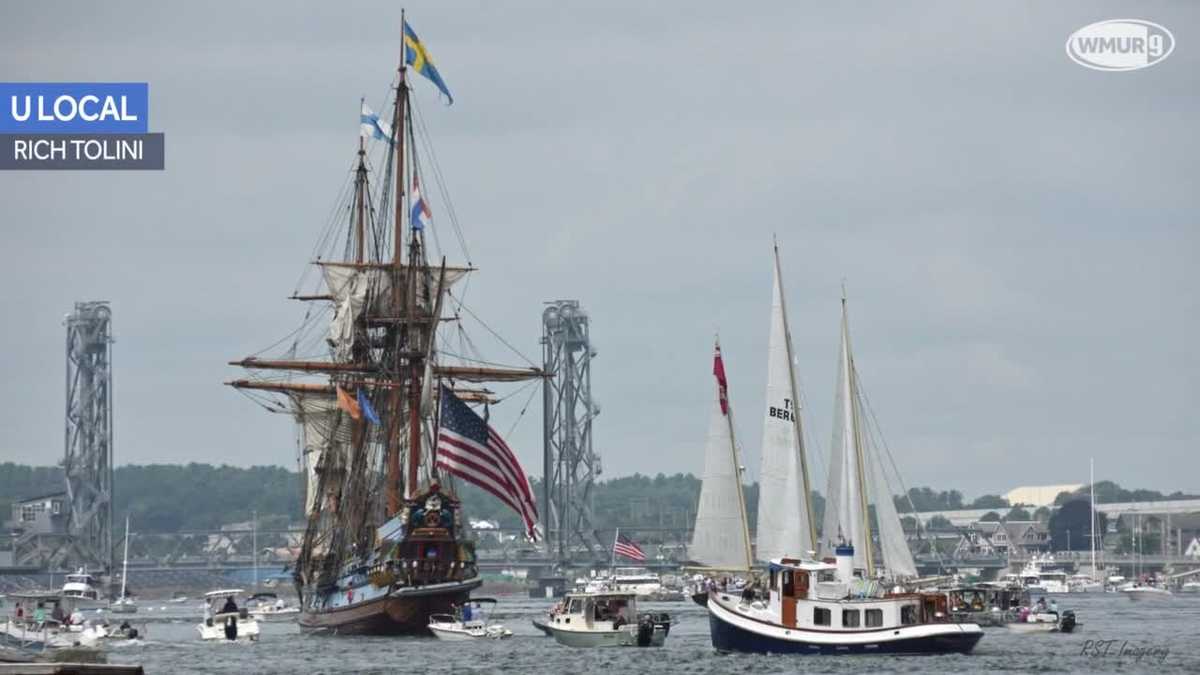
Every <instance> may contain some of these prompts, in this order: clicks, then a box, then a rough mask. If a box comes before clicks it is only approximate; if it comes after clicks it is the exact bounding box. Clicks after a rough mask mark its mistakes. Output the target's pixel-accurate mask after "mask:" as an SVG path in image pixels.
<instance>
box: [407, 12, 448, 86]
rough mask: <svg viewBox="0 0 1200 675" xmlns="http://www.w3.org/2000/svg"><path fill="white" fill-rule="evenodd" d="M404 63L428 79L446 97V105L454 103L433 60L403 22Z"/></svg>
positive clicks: (410, 27) (411, 30) (415, 35)
mask: <svg viewBox="0 0 1200 675" xmlns="http://www.w3.org/2000/svg"><path fill="white" fill-rule="evenodd" d="M404 47H405V49H404V62H405V63H407V64H408V65H410V66H412V68H413V70H415V71H417V72H418V73H420V74H422V75H424V76H425V77H427V78H429V81H430V82H433V83H434V84H436V85H437V88H438V89H441V90H442V93H443V94H445V95H446V101H447V105H449V104H451V103H454V97H453V96H451V95H450V89H449V88H448V87H447V86H446V83H445V82H444V81H443V80H442V76H441V74H439V73H438V71H437V68H435V67H434V65H433V60H432V59H430V58H429V52H427V51H425V45H423V44H421V39H420V38H418V37H417V34H416V32H415V31H413V29H412V26H410V25H408V21H405V22H404Z"/></svg>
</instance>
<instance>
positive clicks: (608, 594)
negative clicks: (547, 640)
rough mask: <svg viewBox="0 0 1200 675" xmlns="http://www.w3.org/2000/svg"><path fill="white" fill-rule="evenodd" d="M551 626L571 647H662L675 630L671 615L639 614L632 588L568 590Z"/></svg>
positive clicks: (557, 639) (558, 640)
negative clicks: (626, 589)
mask: <svg viewBox="0 0 1200 675" xmlns="http://www.w3.org/2000/svg"><path fill="white" fill-rule="evenodd" d="M547 628H548V629H549V630H550V634H551V635H552V636H554V639H555V641H556V642H558V643H559V644H561V645H566V646H568V647H661V646H663V643H664V642H666V639H667V635H668V634H669V633H670V632H671V617H670V616H669V615H667V614H666V613H661V612H658V613H642V614H639V613H638V611H637V594H636V593H633V592H630V591H598V592H595V593H586V592H585V593H568V594H567V596H566V597H565V598H563V602H562V604H561V609H560V610H559V611H556V612H555V613H554V614H553V616H552V617H551V619H550V622H549V623H548V624H547Z"/></svg>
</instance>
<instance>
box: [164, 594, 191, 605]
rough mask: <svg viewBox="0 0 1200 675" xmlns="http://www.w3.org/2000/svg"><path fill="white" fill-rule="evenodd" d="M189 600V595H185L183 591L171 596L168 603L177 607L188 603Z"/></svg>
mask: <svg viewBox="0 0 1200 675" xmlns="http://www.w3.org/2000/svg"><path fill="white" fill-rule="evenodd" d="M188 599H189V598H188V596H187V593H184V592H183V591H175V592H174V593H172V594H171V599H170V600H167V602H169V603H172V604H175V605H181V604H183V603H185V602H187V601H188Z"/></svg>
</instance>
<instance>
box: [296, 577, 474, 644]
mask: <svg viewBox="0 0 1200 675" xmlns="http://www.w3.org/2000/svg"><path fill="white" fill-rule="evenodd" d="M482 583H483V581H482V580H481V579H471V580H468V581H460V582H449V583H443V584H431V585H429V586H419V587H413V588H398V589H396V590H394V591H392V592H391V593H389V594H388V595H385V596H381V597H378V598H372V599H368V600H364V601H362V602H359V603H355V604H352V605H347V606H344V607H334V608H331V609H321V610H304V611H302V612H301V613H300V628H301V630H304V631H305V632H314V633H326V634H330V635H432V633H431V632H430V631H429V616H430V615H431V614H452V613H453V609H454V605H461V604H463V603H464V602H466V601H467V600H468V598H469V597H470V592H471V591H472V590H473V589H475V588H478V587H479V586H480V584H482Z"/></svg>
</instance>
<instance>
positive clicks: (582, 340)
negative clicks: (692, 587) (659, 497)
mask: <svg viewBox="0 0 1200 675" xmlns="http://www.w3.org/2000/svg"><path fill="white" fill-rule="evenodd" d="M542 328H543V333H542V340H541V342H542V355H543V369H544V370H545V372H546V374H547V375H548V377H547V378H546V380H545V384H544V385H543V392H542V394H543V400H542V404H543V405H542V414H543V442H544V456H543V462H544V465H543V470H544V472H543V474H542V475H543V476H544V477H545V478H544V480H545V482H544V484H543V490H544V493H543V496H542V504H543V505H544V506H543V511H544V513H543V515H542V526H543V528H544V530H545V535H546V554H547V555H548V557H550V558H551V559H553V560H555V561H557V562H560V563H561V562H565V561H567V560H569V559H570V558H571V557H572V553H571V552H572V550H573V549H576V548H578V547H581V546H582V547H584V548H586V549H587V550H588V551H589V552H590V553H591V555H592V556H593V557H595V558H603V557H604V555H605V554H606V553H607V550H606V548H605V546H604V545H603V544H602V543H600V541H599V539H598V537H597V536H596V531H595V527H594V526H593V523H594V522H595V519H594V517H593V515H592V488H593V485H594V483H595V481H596V478H597V477H598V476H599V475H600V457H599V455H597V454H596V452H595V450H594V449H593V447H592V421H593V420H594V419H595V417H596V415H598V414H600V407H599V406H598V405H597V404H596V403H595V401H593V400H592V359H593V358H595V356H596V349H595V348H594V347H593V346H592V343H591V337H590V334H589V331H588V315H587V313H586V312H584V311H583V308H582V307H580V306H579V301H577V300H555V301H552V302H547V303H546V309H545V311H543V312H542Z"/></svg>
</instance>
